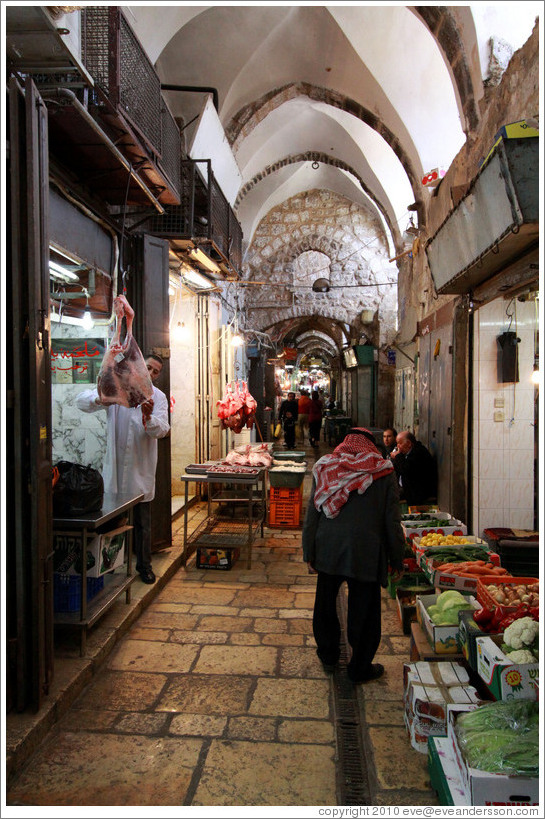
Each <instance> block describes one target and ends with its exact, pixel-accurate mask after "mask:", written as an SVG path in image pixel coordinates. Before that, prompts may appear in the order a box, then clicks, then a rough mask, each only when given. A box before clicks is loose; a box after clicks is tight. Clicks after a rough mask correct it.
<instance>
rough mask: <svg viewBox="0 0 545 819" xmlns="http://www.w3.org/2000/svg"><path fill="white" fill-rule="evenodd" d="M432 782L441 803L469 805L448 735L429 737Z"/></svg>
mask: <svg viewBox="0 0 545 819" xmlns="http://www.w3.org/2000/svg"><path fill="white" fill-rule="evenodd" d="M428 772H429V775H430V784H431V786H432V788H433V790H434V791H435V793H436V795H437V801H438V802H439V804H440V805H459V806H462V805H466V806H467V805H469V797H468V795H467V793H466V791H465V788H464V786H463V783H462V777H461V775H460V771H459V769H458V765H457V764H456V760H455V758H454V752H453V750H452V743H451V741H450V740H449V739H448V738H447V737H428Z"/></svg>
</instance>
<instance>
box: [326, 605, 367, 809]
mask: <svg viewBox="0 0 545 819" xmlns="http://www.w3.org/2000/svg"><path fill="white" fill-rule="evenodd" d="M337 613H338V616H339V620H340V623H341V631H342V636H341V656H340V658H339V665H338V667H337V668H336V669H335V672H334V674H333V708H334V716H335V730H336V741H337V753H338V766H337V791H338V803H339V805H371V804H372V801H371V798H372V797H371V786H370V780H369V770H368V767H367V759H366V755H365V751H364V747H363V733H362V725H361V713H360V708H359V705H358V698H357V697H358V695H357V692H356V688H355V686H354V685H353V684H352V683H351V682H350V680H349V679H348V676H347V673H346V666H347V663H348V651H349V649H348V643H347V640H346V631H345V627H344V624H345V623H346V598H345V595H344V594H343V593H342V589H341V591H340V593H339V596H338V598H337Z"/></svg>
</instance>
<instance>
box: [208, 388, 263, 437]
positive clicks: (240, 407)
mask: <svg viewBox="0 0 545 819" xmlns="http://www.w3.org/2000/svg"><path fill="white" fill-rule="evenodd" d="M216 406H217V407H218V418H219V419H220V421H221V428H222V429H232V430H233V432H236V433H237V434H238V433H240V432H242V430H243V428H244V427H245V426H246V427H248V429H251V428H252V426H253V425H254V422H255V411H256V408H257V401H256V400H255V398H252V396H251V395H250V393H249V392H248V387H247V385H246V382H245V381H243V382H242V389H240V386H239V382H238V381H235V382H234V384H233V385H231V384H227V385H226V387H225V394H224V396H223V398H222V399H221V401H216Z"/></svg>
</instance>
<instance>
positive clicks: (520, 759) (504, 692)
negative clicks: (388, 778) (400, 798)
mask: <svg viewBox="0 0 545 819" xmlns="http://www.w3.org/2000/svg"><path fill="white" fill-rule="evenodd" d="M410 512H411V514H407V515H405V516H404V517H403V519H402V525H403V528H404V532H405V537H406V558H405V561H404V563H405V569H406V575H405V577H406V578H407V579H406V580H405V578H404V579H402V580H401V581H399V582H398V583H397V584H396V585H394V584H393V583H391V584H390V594H391V595H392V597H395V598H396V599H397V604H398V610H399V614H400V618H401V620H402V623H404V624H406V622H407V617H406V616H405V617H404V615H406V610H405V609H404V606H405V605H406V601H407V600H410V602H411V603H413V604H414V610H413V611H411V615H412V616H411V620H412V622H410V623H409V627H410V631H409V633H410V635H411V656H410V660H411V662H410V663H407V664H405V666H404V716H405V725H406V728H407V733H408V736H409V739H410V742H411V745H412V747H413V748H414V749H415V750H416V751H418V752H420V753H423V754H426V755H427V760H428V770H429V774H430V781H431V784H432V787H433V788H434V790H435V791H436V793H437V796H438V799H439V803H440V804H441V805H458V806H463V805H506V806H509V805H515V804H516V805H537V804H539V787H538V781H539V780H538V768H539V707H538V690H539V639H540V630H539V578H538V577H518V576H513V574H512V573H511V572H510V571H509V569H508V568H507V567H506V566H503V565H502V560H501V557H500V555H499V554H498V553H497V552H496V551H495V549H494V543H493V542H492V543H491V542H488V541H486V540H483V539H481V538H479V537H476V536H475V535H472V534H469V533H468V532H467V528H466V527H465V526H464V525H463V524H462V523H461V522H460V521H454V520H453V519H452V517H451V516H450V515H448V513H445V512H441V511H440V510H438V509H434V510H433V511H432V512H429V511H428V512H420V511H419V510H415V509H412V510H410ZM409 588H410V589H413V593H412V595H409V594H408V589H409ZM419 589H420V590H421V591H420V590H419ZM405 633H407V632H405Z"/></svg>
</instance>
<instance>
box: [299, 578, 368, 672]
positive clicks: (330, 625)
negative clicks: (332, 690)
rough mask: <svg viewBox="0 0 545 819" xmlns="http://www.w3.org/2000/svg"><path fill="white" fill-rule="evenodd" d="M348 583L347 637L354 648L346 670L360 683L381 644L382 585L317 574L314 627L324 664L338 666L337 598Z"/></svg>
mask: <svg viewBox="0 0 545 819" xmlns="http://www.w3.org/2000/svg"><path fill="white" fill-rule="evenodd" d="M345 581H346V583H347V584H348V611H347V618H346V619H347V623H346V636H347V639H348V642H349V644H350V647H351V649H352V657H351V658H350V660H349V662H348V668H347V671H348V676H349V677H351V678H352V679H355V680H357V679H360V678H362V677H364V676H365V675H366V674H367V673H368V671H369V668H370V666H371V663H372V662H373V658H374V656H375V654H376V652H377V649H378V647H379V644H380V638H381V610H380V583H379V582H378V581H375V582H373V583H364V582H362V581H361V580H356V579H355V578H353V577H342V576H341V575H332V574H325V573H324V572H318V580H317V583H316V598H315V601H314V613H313V618H312V627H313V632H314V639H315V640H316V646H317V649H316V653H317V654H318V657H319V658H320V659H321V660H322V662H324V663H327V664H335V663H336V662H337V661H338V659H339V654H340V640H341V625H340V623H339V617H338V614H337V595H338V593H339V589H340V587H341V585H342V584H343V583H344V582H345Z"/></svg>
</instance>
